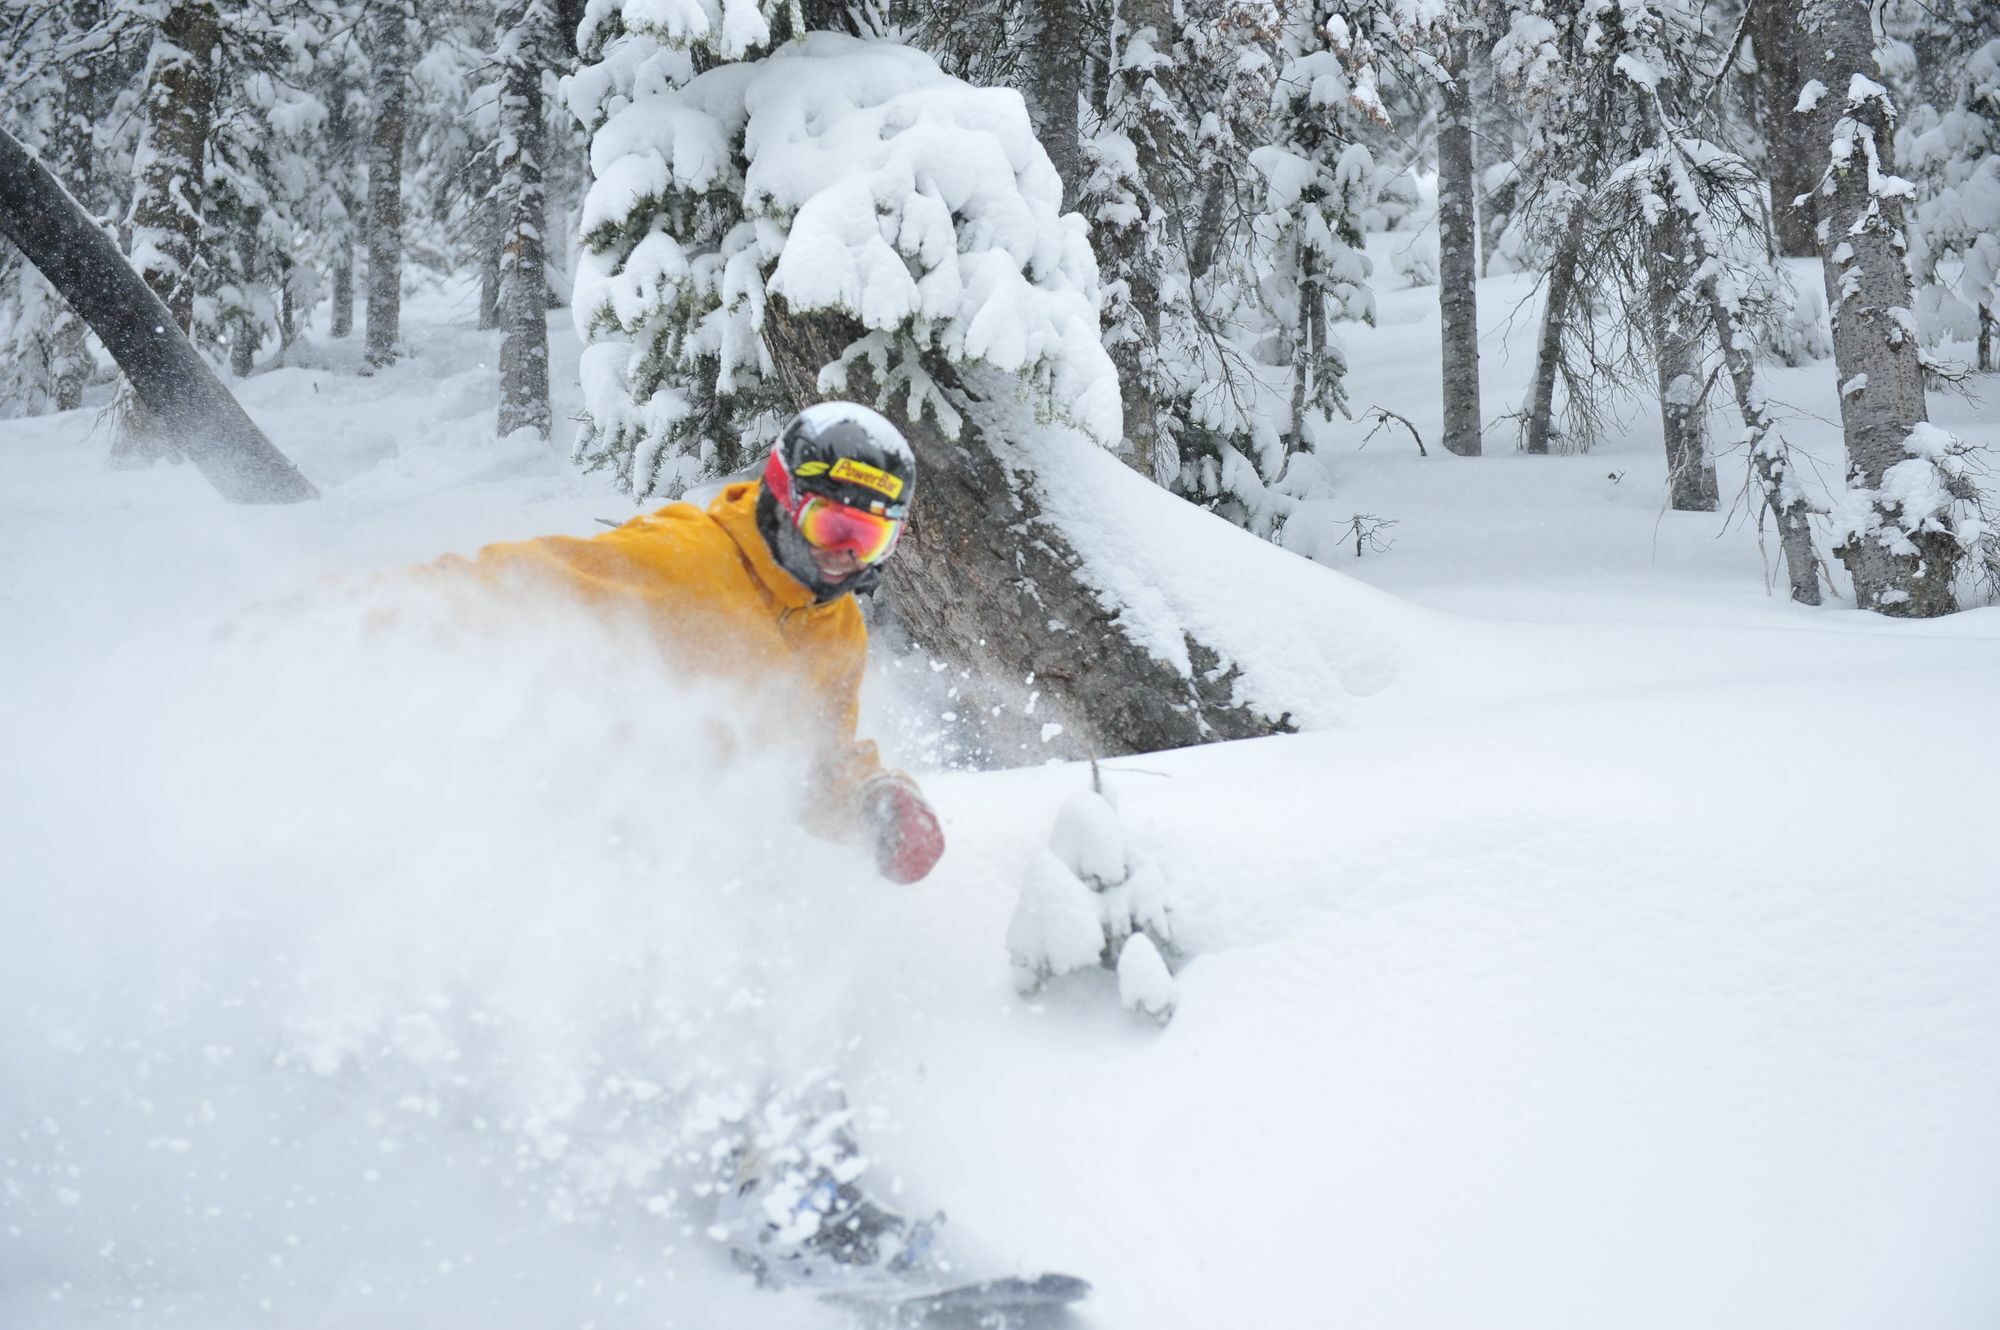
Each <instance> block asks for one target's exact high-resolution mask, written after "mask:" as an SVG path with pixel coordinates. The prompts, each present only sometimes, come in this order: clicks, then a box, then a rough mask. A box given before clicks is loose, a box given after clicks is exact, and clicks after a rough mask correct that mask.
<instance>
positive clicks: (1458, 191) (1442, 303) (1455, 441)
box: [1437, 32, 1480, 457]
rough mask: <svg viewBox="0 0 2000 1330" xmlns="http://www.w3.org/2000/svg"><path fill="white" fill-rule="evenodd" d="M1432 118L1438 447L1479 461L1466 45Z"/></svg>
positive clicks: (1451, 54) (1456, 52)
mask: <svg viewBox="0 0 2000 1330" xmlns="http://www.w3.org/2000/svg"><path fill="white" fill-rule="evenodd" d="M1448 47H1449V49H1448V59H1449V61H1450V63H1449V65H1448V66H1447V72H1448V73H1449V74H1450V75H1451V82H1449V83H1447V84H1445V85H1444V86H1443V89H1442V93H1443V102H1442V105H1441V107H1440V108H1439V112H1438V149H1437V151H1438V314H1439V318H1440V321H1441V323H1442V325H1443V339H1444V446H1445V447H1446V448H1447V449H1448V450H1450V451H1451V452H1454V453H1457V454H1458V455H1459V456H1461V457H1477V456H1479V452H1480V443H1479V296H1478V291H1477V288H1476V285H1475V284H1476V283H1477V281H1478V279H1479V229H1478V226H1477V222H1476V218H1475V215H1474V204H1473V179H1472V78H1471V68H1470V67H1471V58H1472V39H1471V37H1470V36H1468V35H1466V34H1465V33H1463V32H1458V33H1454V34H1452V36H1451V37H1450V39H1449V43H1448Z"/></svg>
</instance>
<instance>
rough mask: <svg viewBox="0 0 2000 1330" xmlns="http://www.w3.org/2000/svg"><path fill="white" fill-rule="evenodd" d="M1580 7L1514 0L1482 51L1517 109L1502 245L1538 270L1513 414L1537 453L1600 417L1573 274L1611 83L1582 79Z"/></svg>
mask: <svg viewBox="0 0 2000 1330" xmlns="http://www.w3.org/2000/svg"><path fill="white" fill-rule="evenodd" d="M1583 10H1584V0H1512V3H1511V4H1510V5H1509V6H1508V13H1507V28H1506V30H1505V31H1504V32H1502V33H1501V34H1500V35H1499V36H1498V38H1497V39H1496V41H1495V43H1494V47H1493V51H1492V57H1491V58H1492V61H1493V66H1494V73H1495V77H1496V79H1497V80H1498V81H1499V82H1500V83H1501V84H1502V85H1503V86H1505V87H1507V88H1508V89H1509V91H1510V94H1511V97H1512V99H1513V101H1514V104H1515V105H1516V106H1517V107H1518V108H1519V110H1520V113H1521V116H1522V143H1521V146H1520V149H1519V151H1518V153H1517V154H1516V159H1515V162H1514V173H1515V178H1516V195H1517V197H1516V201H1515V207H1514V209H1513V213H1512V216H1511V218H1510V222H1509V228H1508V235H1507V236H1505V237H1503V240H1502V244H1503V245H1506V246H1508V247H1509V248H1510V250H1511V251H1512V252H1513V253H1515V254H1516V255H1517V256H1519V257H1520V258H1521V260H1522V261H1523V262H1524V263H1525V264H1526V265H1527V266H1530V267H1533V268H1538V269H1539V270H1540V271H1541V272H1542V273H1543V274H1544V279H1543V280H1544V284H1545V292H1544V298H1543V303H1542V322H1541V330H1540V334H1539V337H1538V339H1537V341H1536V349H1535V368H1534V374H1533V377H1532V378H1531V379H1530V380H1529V385H1528V400H1527V401H1526V402H1525V403H1524V404H1523V405H1522V407H1521V412H1520V415H1521V424H1522V429H1521V434H1522V444H1521V446H1522V447H1523V449H1524V450H1526V451H1527V452H1529V453H1534V454H1543V453H1549V452H1554V451H1558V450H1559V449H1563V448H1574V447H1580V446H1584V445H1586V444H1587V443H1588V442H1589V440H1590V438H1591V437H1592V436H1593V435H1594V434H1595V433H1596V429H1597V419H1598V415H1599V401H1600V395H1601V389H1600V386H1599V384H1598V382H1597V379H1596V376H1595V373H1594V363H1595V361H1596V360H1597V358H1598V357H1597V356H1596V355H1595V353H1594V351H1593V349H1592V344H1593V341H1594V334H1595V330H1596V321H1595V318H1594V317H1593V315H1594V311H1593V308H1592V303H1593V301H1594V300H1595V298H1596V297H1595V293H1593V292H1592V291H1591V290H1589V289H1588V288H1587V287H1586V286H1584V285H1583V283H1582V282H1581V280H1580V275H1581V269H1582V266H1583V258H1584V246H1585V243H1586V241H1587V240H1588V239H1589V235H1590V227H1591V202H1592V198H1593V196H1594V195H1595V193H1596V190H1597V188H1598V186H1599V184H1600V183H1601V182H1602V180H1603V178H1604V173H1605V170H1606V167H1607V162H1606V160H1605V159H1606V156H1607V154H1608V152H1609V150H1610V148H1609V145H1610V141H1611V130H1612V126H1613V124H1614V117H1613V111H1612V107H1613V104H1614V103H1615V101H1616V98H1617V88H1616V86H1615V85H1614V84H1612V83H1611V82H1610V81H1609V80H1606V79H1602V78H1596V79H1592V78H1585V77H1581V72H1582V71H1583V70H1584V69H1585V68H1586V65H1587V59H1588V56H1589V55H1590V54H1592V53H1594V44H1592V43H1590V42H1589V37H1590V32H1591V29H1590V27H1589V26H1588V25H1587V24H1586V23H1585V22H1584V15H1583ZM1559 385H1560V386H1561V387H1562V388H1563V389H1564V393H1563V401H1564V410H1563V412H1562V413H1560V414H1559V413H1558V412H1557V409H1556V403H1557V398H1556V389H1557V387H1558V386H1559Z"/></svg>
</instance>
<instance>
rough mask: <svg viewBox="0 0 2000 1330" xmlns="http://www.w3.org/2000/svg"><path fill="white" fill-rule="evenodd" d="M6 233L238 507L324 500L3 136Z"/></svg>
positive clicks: (157, 418) (114, 255)
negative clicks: (315, 492)
mask: <svg viewBox="0 0 2000 1330" xmlns="http://www.w3.org/2000/svg"><path fill="white" fill-rule="evenodd" d="M0 233H4V234H5V235H6V237H7V238H8V239H9V240H11V241H13V243H14V244H15V245H16V246H18V247H19V248H20V250H21V253H22V254H24V255H26V256H27V259H28V262H30V263H32V264H34V265H35V267H36V268H38V269H40V271H41V274H42V276H44V277H46V278H47V279H48V281H49V284H50V285H51V286H53V287H55V288H56V290H57V291H58V292H60V293H61V294H62V297H63V299H65V300H67V301H69V303H70V306H71V308H73V309H75V310H76V312H77V313H78V314H80V315H82V316H83V317H84V319H85V320H87V321H88V322H89V324H90V327H91V331H93V332H95V333H96V334H97V336H98V340H99V341H101V342H103V343H104V346H105V349H106V350H108V351H110V352H111V356H112V358H113V359H114V360H116V361H117V362H118V367H119V368H120V369H122V370H124V371H125V374H126V377H127V378H128V379H129V380H130V381H131V384H132V388H133V390H134V391H135V392H137V394H138V395H139V399H140V400H141V401H142V402H143V403H144V404H145V406H146V409H147V411H148V412H150V413H151V415H152V418H153V423H154V425H155V427H156V428H158V429H160V430H163V431H165V432H166V433H167V434H168V435H169V436H170V437H171V438H172V439H173V441H174V442H176V443H177V444H178V445H179V447H180V448H181V449H182V450H183V451H184V452H185V453H186V455H187V456H188V457H189V458H190V459H191V460H192V461H193V462H194V464H195V466H196V467H197V468H198V469H199V470H200V471H201V473H202V475H204V476H206V477H207V478H208V481H209V483H210V484H212V485H214V486H215V487H216V489H218V490H220V491H221V492H222V496H223V497H224V498H226V499H228V500H230V501H231V502H235V503H289V502H293V501H296V500H299V499H310V498H313V497H314V491H313V487H312V485H311V483H310V482H309V481H307V480H306V478H305V477H304V476H302V475H300V474H299V473H298V471H297V470H295V469H294V468H293V466H292V464H291V463H290V462H289V461H287V460H286V459H285V456H284V454H283V453H280V452H279V451H278V450H277V449H276V448H273V447H272V446H271V443H270V440H268V439H266V438H265V437H264V434H263V431H261V430H259V429H258V428H257V426H256V424H255V423H254V422H252V421H251V419H250V417H248V416H247V415H245V414H244V413H243V408H242V407H241V406H239V405H238V404H237V401H236V399H235V398H234V397H231V396H230V395H229V390H228V389H227V388H225V387H223V386H222V384H221V383H220V382H219V381H218V380H217V379H216V377H215V374H214V373H213V372H212V371H211V370H210V369H209V368H208V364H207V362H206V361H204V360H203V359H202V358H201V356H200V354H199V353H197V352H196V351H195V349H194V345H193V344H192V343H191V342H189V341H188V339H187V336H186V334H184V333H183V332H181V330H180V328H179V326H178V325H177V324H176V323H175V322H174V317H173V314H172V313H171V312H170V311H169V310H168V309H167V307H166V305H165V304H164V303H162V301H161V300H160V298H159V296H158V295H157V294H155V293H154V292H153V290H152V289H151V288H150V287H149V286H147V284H146V283H145V281H144V280H142V279H141V278H140V276H139V274H138V273H136V272H134V271H133V270H132V268H131V267H130V266H128V265H127V264H126V262H125V258H124V256H123V255H121V254H120V253H119V252H118V246H117V245H116V244H115V243H114V242H113V241H112V239H111V237H109V236H107V235H106V234H104V232H103V231H101V230H99V229H98V227H97V224H96V222H94V221H92V220H91V217H90V214H88V213H87V212H85V211H84V210H83V205H82V204H80V203H78V202H77V201H76V200H75V199H74V198H73V197H71V196H70V194H69V193H68V192H67V191H65V190H64V189H63V187H62V186H61V184H59V183H58V182H57V181H56V179H55V177H54V176H52V175H50V174H49V172H48V170H47V168H45V167H44V166H42V164H41V163H40V162H38V161H36V160H35V159H34V157H33V156H32V155H30V154H29V152H28V150H27V149H26V148H24V147H22V146H21V145H20V143H19V142H17V141H16V140H15V139H14V138H13V137H12V136H11V135H9V134H7V133H6V132H5V131H4V130H0Z"/></svg>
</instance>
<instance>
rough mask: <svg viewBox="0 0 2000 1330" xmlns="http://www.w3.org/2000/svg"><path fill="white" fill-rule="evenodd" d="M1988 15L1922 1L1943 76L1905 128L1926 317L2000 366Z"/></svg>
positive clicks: (1999, 166)
mask: <svg viewBox="0 0 2000 1330" xmlns="http://www.w3.org/2000/svg"><path fill="white" fill-rule="evenodd" d="M1987 17H1988V19H1989V22H1988V23H1986V24H1985V25H1981V24H1980V23H1979V22H1978V12H1977V10H1976V9H1975V7H1974V6H1972V5H1970V4H1967V3H1964V2H1963V0H1960V3H1957V4H1955V5H1953V6H1951V7H1950V12H1948V13H1946V12H1937V11H1930V10H1925V11H1922V18H1923V19H1924V29H1925V31H1929V32H1933V36H1932V40H1931V41H1930V42H1928V43H1926V47H1927V55H1928V57H1929V61H1930V64H1931V67H1932V69H1933V70H1934V71H1935V76H1934V77H1933V78H1931V79H1927V80H1924V81H1923V85H1927V86H1923V85H1920V86H1921V87H1922V91H1924V92H1925V93H1927V94H1929V100H1926V101H1922V102H1919V103H1918V104H1917V105H1915V106H1913V107H1912V108H1911V109H1910V111H1909V114H1908V115H1907V116H1906V117H1905V118H1904V122H1903V124H1902V125H1901V127H1900V128H1899V129H1898V130H1897V134H1896V154H1897V158H1898V160H1899V161H1901V162H1902V164H1903V170H1904V173H1905V174H1906V175H1907V176H1908V177H1909V179H1910V181H1911V183H1912V184H1913V185H1914V186H1915V188H1916V194H1915V200H1914V207H1913V209H1912V216H1911V228H1910V231H1911V239H1912V241H1913V242H1914V244H1913V247H1912V251H1911V261H1912V266H1913V267H1914V269H1915V273H1916V278H1917V322H1918V325H1919V327H1921V328H1923V330H1924V332H1925V335H1926V337H1927V338H1928V339H1930V340H1931V341H1933V342H1936V341H1942V340H1944V339H1945V338H1952V339H1955V340H1959V341H1964V342H1972V343H1974V344H1975V345H1976V347H1977V351H1976V360H1977V364H1978V366H1979V368H1980V369H1981V370H1992V369H1996V368H2000V345H1996V343H2000V22H1995V21H1991V20H1992V15H1991V14H1990V13H1989V14H1988V16H1987Z"/></svg>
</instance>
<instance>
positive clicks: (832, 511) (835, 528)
mask: <svg viewBox="0 0 2000 1330" xmlns="http://www.w3.org/2000/svg"><path fill="white" fill-rule="evenodd" d="M792 520H793V521H795V522H796V523H797V524H798V528H799V534H800V535H802V536H804V537H805V538H806V540H807V541H808V542H809V543H811V544H812V545H814V546H816V547H818V548H819V549H823V550H828V551H835V552H838V551H843V550H844V551H846V552H847V553H849V554H852V555H853V556H854V557H855V558H856V559H858V560H859V561H860V562H862V563H863V564H871V563H879V562H881V561H882V560H883V559H886V558H888V557H889V551H891V550H893V549H895V548H896V541H897V538H898V537H900V536H901V535H902V534H903V524H902V522H901V521H899V520H898V519H896V518H893V517H883V516H881V515H880V514H877V513H871V512H866V511H864V510H863V509H860V508H850V507H848V506H847V505H846V504H844V503H836V502H835V501H834V500H832V499H829V498H827V497H826V496H825V495H823V494H809V495H807V496H806V499H805V502H804V503H801V504H800V505H799V510H798V512H797V513H796V514H795V515H794V517H793V519H792Z"/></svg>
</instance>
